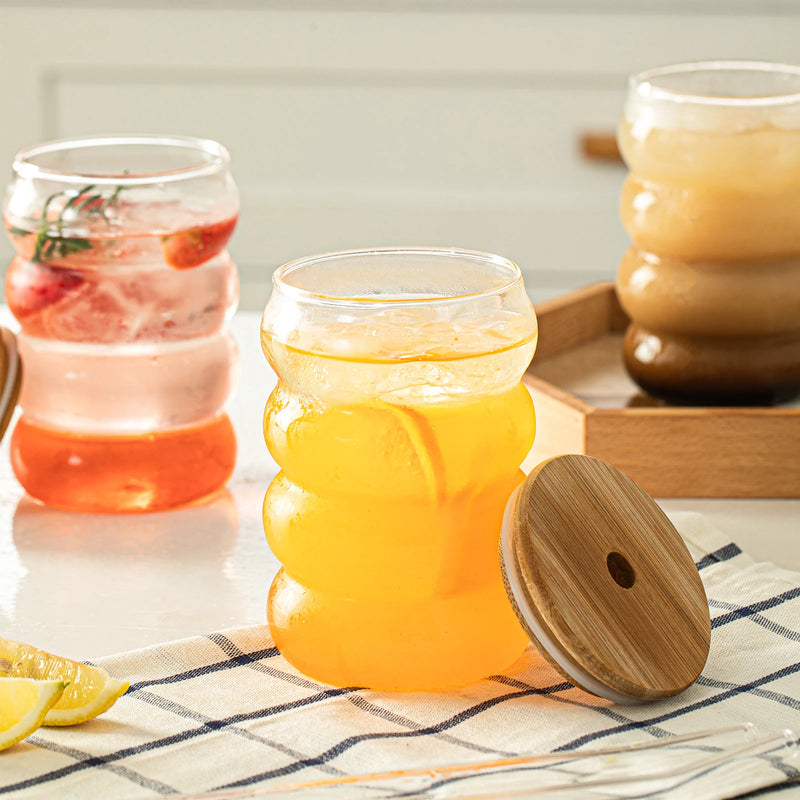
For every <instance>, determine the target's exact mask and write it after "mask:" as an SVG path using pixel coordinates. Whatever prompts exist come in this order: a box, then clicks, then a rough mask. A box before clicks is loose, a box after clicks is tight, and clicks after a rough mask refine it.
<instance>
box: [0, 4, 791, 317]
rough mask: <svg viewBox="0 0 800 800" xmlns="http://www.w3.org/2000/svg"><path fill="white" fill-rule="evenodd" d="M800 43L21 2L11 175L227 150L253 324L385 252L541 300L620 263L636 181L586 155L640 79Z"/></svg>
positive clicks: (601, 8)
mask: <svg viewBox="0 0 800 800" xmlns="http://www.w3.org/2000/svg"><path fill="white" fill-rule="evenodd" d="M798 41H800V3H798V2H772V3H768V2H758V0H753V1H752V2H745V1H744V0H739V2H728V3H723V2H712V0H706V2H702V1H701V2H697V3H688V2H686V3H684V2H672V3H670V2H668V0H664V1H663V2H656V1H655V0H650V2H639V3H632V2H614V0H603V1H602V2H601V1H600V0H596V1H589V0H587V1H585V2H570V1H569V0H565V1H564V2H561V3H556V2H535V1H534V0H530V1H529V2H523V1H522V0H519V1H518V2H512V1H509V2H503V0H499V1H498V2H497V3H490V2H446V1H445V0H439V2H434V1H433V0H431V2H427V3H426V2H409V3H405V4H404V3H401V2H389V0H376V2H366V0H364V2H348V3H344V2H342V3H339V2H327V3H325V2H315V3H314V2H311V3H303V2H297V3H290V2H277V1H276V2H268V1H267V0H265V1H264V2H257V0H250V1H249V2H248V1H247V0H242V1H241V2H238V3H237V2H231V3H225V2H223V0H218V1H217V2H214V1H213V0H206V2H201V1H200V0H198V2H195V3H185V4H172V5H170V6H169V7H164V5H162V4H157V3H148V2H142V3H136V2H133V1H132V0H130V1H129V2H125V1H124V0H117V1H116V2H105V3H104V2H95V3H89V2H87V3H79V2H72V1H71V0H64V2H61V3H54V2H51V3H47V2H41V3H37V2H35V0H32V1H31V2H28V3H25V4H21V3H20V4H18V5H14V4H10V3H5V4H1V5H0V100H1V101H2V108H3V110H4V120H3V125H2V126H0V159H2V160H3V163H5V164H6V165H8V166H7V168H6V170H7V171H6V172H5V173H4V174H6V175H7V174H8V170H10V164H11V160H12V158H13V154H14V153H15V152H16V151H17V150H18V149H19V148H21V147H23V146H26V145H29V144H33V143H35V142H38V141H41V140H44V139H51V138H61V137H66V136H72V135H77V134H88V133H106V132H162V133H179V134H187V135H197V136H206V137H210V138H215V139H218V140H220V141H222V142H223V143H225V144H226V145H227V146H228V148H229V149H230V150H231V153H232V155H233V169H234V174H235V177H236V180H237V182H238V184H239V187H240V189H241V193H242V217H241V223H240V227H239V229H238V230H237V233H236V235H235V238H234V240H233V243H232V246H231V251H232V253H233V256H234V258H235V259H236V260H237V262H238V264H239V268H240V273H241V277H242V303H241V305H242V306H243V307H246V308H259V307H261V306H263V304H264V302H265V301H266V298H267V296H268V293H269V281H270V277H271V273H272V271H273V269H274V268H275V267H277V266H278V265H279V264H281V263H282V262H283V261H285V260H288V259H290V258H294V257H297V256H301V255H306V254H310V253H312V252H319V251H322V250H329V249H336V248H343V247H356V246H369V245H387V244H440V245H458V246H463V247H470V248H476V249H483V250H491V251H495V252H499V253H501V254H503V255H506V256H508V257H510V258H512V259H514V260H515V261H517V262H518V263H519V264H520V266H521V267H522V268H523V271H524V273H525V278H526V284H527V285H528V288H529V292H530V294H531V296H532V297H533V298H534V300H540V299H542V298H544V297H546V296H552V295H554V294H557V293H560V292H562V291H566V290H568V289H569V288H573V287H576V286H579V285H582V284H585V283H587V282H589V281H592V280H597V279H601V278H611V277H613V275H614V272H615V269H616V262H617V260H618V259H619V256H620V255H621V253H622V252H623V250H624V249H625V246H626V237H625V234H624V232H623V231H622V229H621V226H620V224H619V221H618V217H617V196H618V193H619V188H620V185H621V182H622V179H623V177H624V170H623V168H622V167H621V166H617V165H613V164H598V163H592V162H587V161H585V160H583V159H582V157H581V155H580V153H579V149H578V144H577V143H578V139H579V137H580V135H581V133H583V132H586V131H595V130H602V131H609V132H611V131H613V129H614V127H615V124H616V119H617V116H618V114H619V111H620V107H621V104H622V99H623V96H624V92H625V78H626V75H627V74H628V73H630V72H632V71H636V70H639V69H643V68H645V67H649V66H653V65H657V64H664V63H669V62H673V61H683V60H690V59H697V58H719V57H736V58H761V59H770V60H784V61H798V60H800V50H798V45H797V42H798ZM10 252H11V249H10V246H9V245H8V244H7V242H5V241H4V242H2V244H1V245H0V258H1V259H2V261H3V262H5V261H7V259H8V257H9V255H10Z"/></svg>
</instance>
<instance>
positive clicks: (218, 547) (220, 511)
mask: <svg viewBox="0 0 800 800" xmlns="http://www.w3.org/2000/svg"><path fill="white" fill-rule="evenodd" d="M259 321H260V320H259V315H258V314H256V313H252V312H249V313H248V312H241V313H238V314H237V315H236V316H235V317H234V319H233V321H232V324H231V328H232V331H233V333H234V335H235V336H236V339H237V341H238V342H239V347H240V351H241V359H242V372H241V374H242V379H241V380H240V383H239V387H238V390H237V392H236V394H235V395H234V397H233V398H232V400H231V403H230V406H229V412H230V415H231V418H232V419H233V422H234V426H235V428H236V431H237V437H238V442H239V457H238V461H237V466H236V470H235V472H234V475H233V478H232V479H231V481H230V483H229V485H228V489H227V491H226V492H225V493H223V494H221V495H220V496H218V497H217V498H215V499H214V501H213V502H210V503H208V504H206V505H202V506H196V507H193V508H187V509H180V510H176V511H169V512H159V513H152V514H136V515H95V514H77V513H68V512H63V511H55V510H52V509H48V508H46V507H44V506H41V505H39V504H37V503H35V502H33V501H32V500H30V499H29V498H27V497H26V496H25V495H24V493H23V491H22V489H21V488H20V486H19V484H18V483H17V482H16V479H15V478H14V475H13V473H12V471H11V467H10V464H9V461H8V439H9V436H8V435H7V436H6V437H5V439H4V441H3V444H2V445H1V446H0V635H2V636H5V637H7V638H11V639H16V640H20V641H27V642H30V643H31V644H34V645H36V646H37V647H40V648H44V649H46V650H50V651H54V652H57V653H60V654H62V655H65V656H69V657H72V658H78V659H85V658H93V657H98V656H103V655H108V654H111V653H116V652H120V651H124V650H130V649H135V648H139V647H144V646H148V645H151V644H156V643H159V642H164V641H169V640H172V639H178V638H183V637H187V636H194V635H198V634H203V633H208V632H211V631H215V630H223V629H225V628H231V627H236V626H240V625H249V624H261V623H263V622H264V621H265V605H266V598H267V591H268V589H269V585H270V582H271V580H272V577H273V575H274V574H275V572H276V571H277V569H278V563H277V561H276V559H275V558H274V557H273V555H272V554H271V552H270V550H269V548H268V546H267V543H266V540H265V538H264V532H263V528H262V523H261V502H262V499H263V496H264V492H265V491H266V488H267V484H268V483H269V481H270V480H271V478H272V476H273V475H274V474H275V473H276V472H277V467H276V465H275V463H274V462H273V460H272V458H271V457H270V455H269V453H268V451H267V448H266V445H265V444H264V440H263V437H262V433H261V416H262V412H263V408H264V404H265V402H266V399H267V396H268V395H269V392H270V391H271V388H272V386H273V385H274V381H275V379H274V376H273V375H272V372H271V370H270V368H269V365H268V364H267V362H266V360H265V359H264V357H263V356H262V354H261V349H260V343H259ZM0 322H2V323H3V324H6V325H9V327H14V324H13V322H12V321H11V320H10V318H9V317H8V315H7V311H6V310H5V309H3V310H2V312H0ZM12 425H13V423H12ZM9 430H10V429H9ZM661 505H662V507H663V508H664V509H665V511H666V512H667V514H669V515H673V516H674V515H676V514H678V513H679V512H683V511H694V512H699V513H701V514H703V515H704V516H705V517H707V519H708V520H709V521H710V522H711V523H712V524H713V525H714V526H716V527H717V528H719V529H720V530H722V531H723V532H725V533H726V534H728V536H730V537H731V538H732V539H733V540H734V541H736V542H737V544H739V546H740V547H741V548H742V549H743V550H745V551H747V552H749V553H750V554H751V555H752V556H753V557H755V558H756V559H757V560H766V561H773V562H775V563H777V564H779V565H781V566H784V567H788V568H790V569H794V570H798V571H800V500H697V499H686V500H683V499H670V500H667V501H662V502H661Z"/></svg>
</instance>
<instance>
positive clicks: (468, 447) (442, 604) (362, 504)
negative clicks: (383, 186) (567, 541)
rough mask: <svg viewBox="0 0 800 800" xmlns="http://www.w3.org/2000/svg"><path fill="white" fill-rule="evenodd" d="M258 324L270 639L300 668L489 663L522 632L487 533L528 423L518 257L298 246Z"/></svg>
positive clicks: (502, 660)
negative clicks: (265, 367)
mask: <svg viewBox="0 0 800 800" xmlns="http://www.w3.org/2000/svg"><path fill="white" fill-rule="evenodd" d="M261 335H262V345H263V348H264V352H265V354H266V355H267V358H268V359H269V362H270V364H271V365H272V367H273V369H274V370H275V372H276V373H277V376H278V383H277V386H276V388H275V390H274V391H273V393H272V395H271V396H270V398H269V400H268V402H267V406H266V411H265V416H264V433H265V437H266V441H267V445H268V447H269V450H270V452H271V453H272V455H273V457H274V458H275V460H276V461H277V462H278V464H279V465H280V467H281V471H280V473H279V474H278V476H277V477H276V478H275V479H274V480H273V482H272V483H271V485H270V487H269V490H268V491H267V495H266V497H265V500H264V526H265V530H266V535H267V540H268V542H269V545H270V547H271V548H272V551H273V552H274V554H275V555H276V557H277V558H278V559H279V560H280V561H281V563H282V564H283V568H282V569H281V570H280V572H279V573H278V575H277V577H276V578H275V581H274V582H273V584H272V587H271V589H270V593H269V601H268V618H269V624H270V627H271V630H272V634H273V636H274V639H275V642H276V644H277V646H278V647H279V648H280V650H281V652H282V653H283V654H284V656H285V657H286V658H287V659H288V660H289V661H290V662H291V663H293V664H294V665H295V666H296V667H297V668H298V669H300V670H302V671H303V672H305V673H306V674H308V675H311V676H313V677H314V678H316V679H318V680H322V681H325V682H327V683H331V684H334V685H339V686H349V685H357V686H369V687H373V688H377V689H388V690H406V689H432V688H442V687H449V686H458V685H463V684H466V683H470V682H472V681H475V680H478V679H480V678H483V677H485V676H486V675H489V674H492V673H494V672H497V671H499V670H502V669H503V668H505V667H507V666H508V665H509V664H510V663H511V662H513V661H514V660H515V659H516V658H517V657H518V656H519V655H520V654H521V653H522V651H523V650H524V649H525V647H526V644H527V637H526V635H525V633H524V631H523V630H522V627H521V626H520V624H519V623H518V622H517V619H516V617H515V616H514V612H513V610H512V608H511V605H510V603H509V601H508V599H507V597H506V594H505V590H504V588H503V583H502V578H501V573H500V567H499V563H498V555H497V553H498V541H499V535H500V527H501V521H502V515H503V509H504V507H505V504H506V501H507V499H508V497H509V495H510V494H511V492H512V491H513V489H514V488H515V487H516V485H517V484H518V483H519V482H520V480H521V479H522V478H523V477H524V476H523V474H522V473H521V472H520V470H519V465H520V464H521V462H522V461H523V459H524V458H525V456H526V454H527V453H528V451H529V449H530V447H531V444H532V443H533V436H534V427H535V426H534V412H533V405H532V403H531V399H530V396H529V394H528V391H527V390H526V389H525V387H524V386H522V385H521V382H520V380H521V377H522V374H523V372H524V371H525V368H526V367H527V366H528V364H529V362H530V360H531V357H532V356H533V352H534V349H535V347H536V338H537V326H536V318H535V315H534V312H533V309H532V307H531V304H530V301H529V299H528V297H527V295H526V293H525V289H524V286H523V282H522V276H521V274H520V271H519V269H518V268H517V266H516V265H515V264H513V263H511V262H510V261H508V260H506V259H503V258H500V257H498V256H493V255H489V254H485V253H477V252H471V251H465V250H444V249H434V248H383V249H374V250H360V251H350V252H339V253H329V254H325V255H321V256H315V257H312V258H307V259H301V260H299V261H295V262H292V263H290V264H287V265H286V266H284V267H282V268H281V269H279V270H278V271H277V272H276V273H275V277H274V280H273V291H272V296H271V297H270V300H269V303H268V304H267V307H266V309H265V312H264V317H263V321H262V334H261Z"/></svg>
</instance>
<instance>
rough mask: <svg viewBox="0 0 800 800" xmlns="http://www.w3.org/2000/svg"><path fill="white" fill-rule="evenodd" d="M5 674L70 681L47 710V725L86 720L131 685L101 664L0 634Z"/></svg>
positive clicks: (0, 660)
mask: <svg viewBox="0 0 800 800" xmlns="http://www.w3.org/2000/svg"><path fill="white" fill-rule="evenodd" d="M4 676H5V677H16V678H35V679H37V680H51V681H52V680H55V681H64V682H66V683H68V684H69V685H68V686H67V687H66V688H65V689H64V691H63V692H62V694H61V697H60V698H59V699H58V701H57V702H56V703H55V704H54V705H53V706H52V707H51V708H50V709H49V710H48V711H47V712H46V714H45V716H44V720H43V722H42V724H43V725H76V724H77V723H79V722H86V720H89V719H92V718H93V717H96V716H97V715H98V714H102V713H103V712H104V711H107V710H108V709H109V708H111V706H112V705H114V703H115V702H116V701H117V698H119V697H120V696H121V695H123V694H125V692H126V691H127V690H128V686H129V685H130V684H128V683H127V681H120V680H117V679H116V678H112V677H111V676H109V674H108V673H107V672H106V671H105V670H104V669H102V668H101V667H90V666H89V665H88V664H81V663H80V662H78V661H72V660H70V659H68V658H62V657H60V656H55V655H52V654H51V653H46V652H45V651H44V650H37V649H36V648H35V647H32V646H31V645H28V644H23V643H21V642H12V641H10V640H9V639H3V638H2V637H1V636H0V678H1V677H4ZM0 682H2V681H0Z"/></svg>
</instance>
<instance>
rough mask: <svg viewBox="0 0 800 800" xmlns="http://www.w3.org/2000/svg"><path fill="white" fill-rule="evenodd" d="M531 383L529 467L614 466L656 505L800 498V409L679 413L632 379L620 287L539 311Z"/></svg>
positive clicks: (581, 293) (591, 290)
mask: <svg viewBox="0 0 800 800" xmlns="http://www.w3.org/2000/svg"><path fill="white" fill-rule="evenodd" d="M536 314H537V317H538V319H539V347H538V349H537V352H536V355H535V356H534V359H533V362H532V363H531V366H530V367H529V368H528V372H527V374H526V376H525V383H526V384H527V386H528V388H529V389H530V391H531V394H532V395H533V400H534V403H535V405H536V442H535V443H534V447H533V450H532V451H531V455H530V456H529V457H528V459H527V460H526V466H528V465H532V464H537V463H539V462H540V461H542V460H544V459H545V458H549V457H550V456H553V455H557V454H561V453H585V454H587V455H590V456H595V457H596V458H600V459H602V460H603V461H607V462H608V463H610V464H613V465H614V466H615V467H617V468H618V469H620V470H622V471H623V472H625V473H626V474H627V475H628V476H629V477H631V478H633V480H635V481H636V482H637V483H638V484H639V485H640V486H642V488H643V489H645V490H646V491H647V492H648V493H650V494H651V495H653V496H655V497H800V406H799V405H797V404H796V403H793V404H790V405H784V406H776V407H772V408H716V407H714V408H712V407H708V408H705V407H704V408H694V407H675V406H669V405H667V404H664V403H661V402H659V401H656V400H653V399H652V398H650V397H649V396H647V395H645V394H643V393H642V392H641V390H639V389H638V387H637V386H636V385H635V384H634V383H633V381H632V380H631V379H630V378H629V377H628V375H627V373H626V372H625V368H624V366H623V363H622V332H623V331H624V330H625V327H626V326H627V324H628V319H627V317H626V315H625V313H624V311H623V310H622V309H621V308H620V305H619V302H618V301H617V296H616V293H615V291H614V285H613V284H612V283H599V284H594V285H592V286H587V287H585V288H583V289H579V290H578V291H576V292H573V293H571V294H568V295H565V296H564V297H560V298H557V299H555V300H551V301H548V302H546V303H542V304H541V305H539V306H537V307H536Z"/></svg>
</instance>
